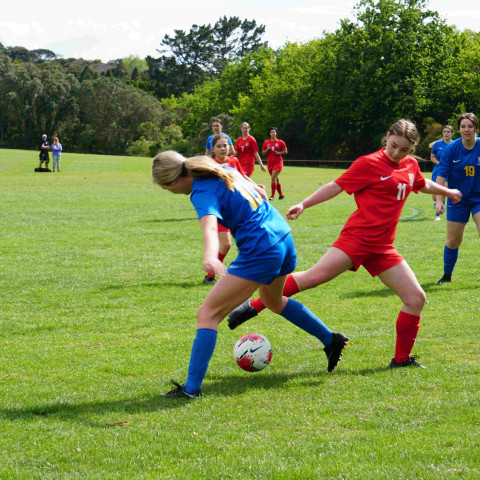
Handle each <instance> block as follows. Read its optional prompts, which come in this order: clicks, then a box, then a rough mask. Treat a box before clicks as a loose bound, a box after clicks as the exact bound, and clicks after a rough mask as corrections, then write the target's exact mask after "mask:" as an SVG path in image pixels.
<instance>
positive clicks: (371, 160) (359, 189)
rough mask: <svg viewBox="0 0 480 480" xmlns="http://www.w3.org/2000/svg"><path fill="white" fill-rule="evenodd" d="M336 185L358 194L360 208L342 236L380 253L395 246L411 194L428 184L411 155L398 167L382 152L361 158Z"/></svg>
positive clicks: (356, 200)
mask: <svg viewBox="0 0 480 480" xmlns="http://www.w3.org/2000/svg"><path fill="white" fill-rule="evenodd" d="M335 183H336V184H337V185H339V186H340V187H341V188H342V189H343V190H345V191H346V192H347V193H348V194H349V195H351V194H352V193H353V194H354V197H355V203H356V204H357V207H358V209H357V210H356V211H355V212H354V213H352V215H350V217H349V219H348V220H347V223H346V224H345V226H344V227H343V230H342V232H341V234H340V236H341V237H343V238H345V239H347V240H349V241H351V242H354V243H358V244H361V245H362V247H364V248H365V249H366V250H368V251H371V252H376V251H379V252H380V251H383V250H384V249H385V248H390V247H392V246H393V240H394V239H395V233H396V230H397V223H398V221H399V219H400V215H401V213H402V208H403V205H404V204H405V201H406V199H407V197H408V195H409V194H410V192H412V191H413V192H415V193H417V192H418V191H419V190H421V189H422V188H423V187H424V186H425V183H426V182H425V178H424V177H423V175H422V172H421V171H420V168H419V166H418V162H417V161H416V160H415V159H414V158H413V157H411V156H409V155H407V156H406V157H405V158H403V159H402V160H400V162H399V163H398V164H397V163H395V162H392V161H391V160H390V159H389V158H388V157H387V155H386V154H385V150H384V149H381V150H379V151H378V152H375V153H371V154H370V155H365V156H362V157H359V158H357V160H355V161H354V162H353V163H352V165H351V166H350V168H349V169H348V170H347V171H346V172H345V173H344V174H343V175H341V176H340V177H339V178H338V179H337V180H335Z"/></svg>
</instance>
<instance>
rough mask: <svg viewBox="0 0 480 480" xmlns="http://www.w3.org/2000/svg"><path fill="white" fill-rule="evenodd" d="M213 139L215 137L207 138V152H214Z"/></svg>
mask: <svg viewBox="0 0 480 480" xmlns="http://www.w3.org/2000/svg"><path fill="white" fill-rule="evenodd" d="M212 137H213V135H210V136H209V137H208V138H207V144H206V145H205V148H206V149H207V150H210V151H212Z"/></svg>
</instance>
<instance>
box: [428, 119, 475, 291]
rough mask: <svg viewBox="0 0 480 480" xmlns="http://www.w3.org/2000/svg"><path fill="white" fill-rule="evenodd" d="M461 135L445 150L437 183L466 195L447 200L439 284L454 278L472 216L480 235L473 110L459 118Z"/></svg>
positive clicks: (439, 207) (439, 200)
mask: <svg viewBox="0 0 480 480" xmlns="http://www.w3.org/2000/svg"><path fill="white" fill-rule="evenodd" d="M458 131H459V132H460V135H461V138H459V139H458V140H454V141H453V142H451V143H449V144H448V145H447V147H446V148H445V149H444V151H443V152H442V155H441V157H440V163H439V165H438V168H437V180H436V181H437V183H439V184H440V185H444V184H445V181H446V179H448V186H449V188H456V189H458V190H460V191H461V192H462V194H463V197H462V200H461V201H460V202H458V203H453V202H452V201H451V200H450V199H448V200H447V240H446V242H445V247H444V251H443V277H442V278H441V279H440V280H438V282H436V284H437V285H441V284H443V283H449V282H451V281H452V273H453V269H454V268H455V264H456V263H457V259H458V249H459V247H460V245H461V243H462V240H463V234H464V232H465V226H466V225H467V222H468V220H469V219H470V215H472V218H473V221H474V222H475V225H476V226H477V230H478V234H479V235H480V139H478V138H477V136H476V135H477V133H478V119H477V117H476V116H475V115H474V114H473V113H464V114H462V115H460V117H459V118H458ZM444 209H445V206H444V204H443V197H442V196H440V195H438V196H437V207H436V211H437V213H443V211H444Z"/></svg>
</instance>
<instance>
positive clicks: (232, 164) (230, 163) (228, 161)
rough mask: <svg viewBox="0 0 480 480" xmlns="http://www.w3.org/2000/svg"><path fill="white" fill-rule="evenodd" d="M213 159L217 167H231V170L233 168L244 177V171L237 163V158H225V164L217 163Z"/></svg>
mask: <svg viewBox="0 0 480 480" xmlns="http://www.w3.org/2000/svg"><path fill="white" fill-rule="evenodd" d="M213 159H214V160H215V161H216V162H217V163H218V164H219V165H225V164H226V165H228V166H229V167H232V168H235V169H236V170H238V171H239V172H240V173H241V174H242V175H243V176H244V177H246V175H245V171H244V170H243V167H242V165H241V164H240V162H239V161H238V159H237V158H235V157H227V158H226V162H224V163H222V162H219V161H218V160H217V159H216V158H215V157H213Z"/></svg>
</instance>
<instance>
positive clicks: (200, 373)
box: [152, 151, 348, 398]
mask: <svg viewBox="0 0 480 480" xmlns="http://www.w3.org/2000/svg"><path fill="white" fill-rule="evenodd" d="M152 177H153V181H154V182H155V183H157V184H158V185H160V186H161V187H162V188H164V189H165V190H169V191H170V192H172V193H176V194H180V193H182V194H185V195H190V200H191V202H192V203H193V206H194V207H195V210H196V211H197V215H198V218H199V220H200V226H201V227H202V230H203V249H204V251H203V267H204V269H205V270H206V272H207V273H208V274H212V275H220V276H221V278H220V280H219V281H218V282H217V283H216V284H215V286H214V287H213V289H212V290H211V291H210V293H209V295H208V296H207V298H206V300H205V301H204V302H203V304H202V305H201V306H200V308H199V310H198V313H197V320H198V329H197V334H196V337H195V340H194V342H193V347H192V352H191V356H190V364H189V367H188V377H187V381H186V382H185V384H184V385H180V384H178V383H176V382H174V384H175V385H176V388H174V389H173V390H172V391H170V392H168V393H165V394H164V397H166V398H180V397H186V398H198V397H200V396H201V389H200V387H201V385H202V382H203V379H204V377H205V375H206V373H207V368H208V363H209V362H210V359H211V357H212V355H213V351H214V349H215V343H216V340H217V331H218V325H219V323H220V322H221V321H222V320H223V319H224V318H225V316H226V315H227V314H228V313H230V312H231V311H232V310H233V309H234V308H236V307H238V306H239V305H240V304H241V303H243V302H244V301H245V300H247V299H248V298H250V296H251V295H252V294H253V293H254V292H255V290H257V289H259V290H260V297H261V298H262V301H263V302H264V304H265V305H266V306H267V307H268V308H269V309H270V310H272V311H273V312H275V313H277V314H280V315H282V316H283V317H284V318H286V319H287V320H289V321H290V322H292V323H293V324H294V325H296V326H298V327H300V328H302V329H303V330H305V331H306V332H308V333H310V334H311V335H313V336H315V337H317V338H318V339H319V340H320V341H321V342H322V343H323V344H324V346H325V348H324V351H325V353H326V355H327V360H328V365H327V370H328V371H329V372H331V371H332V370H333V369H334V368H335V366H336V365H337V364H338V362H339V360H340V357H341V356H342V350H343V348H345V345H346V343H347V341H348V338H347V337H346V336H345V335H343V334H341V333H336V332H332V331H331V330H330V329H329V328H328V327H326V326H325V325H324V324H323V323H322V321H321V320H319V319H318V318H317V317H316V316H315V315H314V314H313V313H312V312H310V311H309V310H308V309H307V308H305V307H304V306H303V305H302V304H301V303H299V302H296V301H295V300H292V299H289V298H287V297H284V296H283V295H282V292H283V287H284V285H285V279H286V276H287V275H288V274H289V273H291V272H293V270H295V267H296V263H297V257H296V252H295V246H294V244H293V238H292V236H291V234H290V227H289V225H288V224H287V222H286V221H285V220H284V218H283V217H282V216H281V215H280V213H279V212H278V211H277V210H275V208H273V207H271V206H270V205H269V203H268V201H265V198H264V196H265V193H264V191H263V190H262V189H261V187H259V186H258V185H256V184H252V183H249V182H247V181H246V180H245V179H244V178H243V177H242V176H241V175H240V174H239V173H238V172H237V171H236V170H235V169H232V168H230V167H224V166H221V165H219V164H217V163H216V162H214V161H213V160H212V159H211V158H209V157H206V156H199V157H193V158H189V159H186V158H184V157H183V156H182V155H180V154H179V153H177V152H173V151H166V152H162V153H159V154H158V155H157V156H156V157H155V158H154V160H153V165H152ZM218 221H221V223H222V225H224V226H225V227H227V228H229V229H230V230H231V231H232V235H233V237H234V238H235V240H236V243H237V247H238V256H237V258H236V259H235V260H234V261H233V262H232V263H231V265H230V266H229V267H228V270H225V266H224V264H223V263H222V262H221V261H220V260H219V259H218V233H217V222H218Z"/></svg>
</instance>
